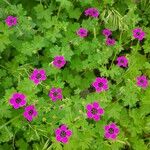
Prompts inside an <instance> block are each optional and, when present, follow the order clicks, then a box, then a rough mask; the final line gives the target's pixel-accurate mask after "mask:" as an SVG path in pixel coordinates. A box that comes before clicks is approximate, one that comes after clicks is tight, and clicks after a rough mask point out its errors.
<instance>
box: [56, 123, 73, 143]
mask: <svg viewBox="0 0 150 150" xmlns="http://www.w3.org/2000/svg"><path fill="white" fill-rule="evenodd" d="M55 135H56V140H57V141H59V142H62V143H68V140H69V138H70V136H71V135H72V131H71V130H69V129H68V127H67V126H66V125H64V124H63V125H61V126H60V127H59V128H57V129H56V130H55Z"/></svg>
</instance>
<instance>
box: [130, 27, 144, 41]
mask: <svg viewBox="0 0 150 150" xmlns="http://www.w3.org/2000/svg"><path fill="white" fill-rule="evenodd" d="M132 34H133V36H134V38H136V39H138V40H139V41H141V40H143V39H144V37H145V32H144V31H143V30H142V29H140V28H136V29H134V30H133V31H132Z"/></svg>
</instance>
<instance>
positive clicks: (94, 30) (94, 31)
mask: <svg viewBox="0 0 150 150" xmlns="http://www.w3.org/2000/svg"><path fill="white" fill-rule="evenodd" d="M93 33H94V38H95V39H96V29H95V28H94V29H93Z"/></svg>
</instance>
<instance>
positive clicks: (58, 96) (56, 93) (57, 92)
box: [49, 88, 63, 101]
mask: <svg viewBox="0 0 150 150" xmlns="http://www.w3.org/2000/svg"><path fill="white" fill-rule="evenodd" d="M49 97H50V98H51V99H52V101H56V100H62V99H63V95H62V89H61V88H52V89H51V90H50V91H49Z"/></svg>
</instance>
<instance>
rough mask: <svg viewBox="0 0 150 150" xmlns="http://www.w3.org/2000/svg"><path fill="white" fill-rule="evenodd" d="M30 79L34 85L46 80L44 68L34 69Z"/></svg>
mask: <svg viewBox="0 0 150 150" xmlns="http://www.w3.org/2000/svg"><path fill="white" fill-rule="evenodd" d="M30 80H32V81H33V82H34V83H35V84H36V85H38V84H39V83H41V81H43V80H46V73H45V70H44V69H39V70H38V69H34V70H33V72H32V74H31V76H30Z"/></svg>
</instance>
